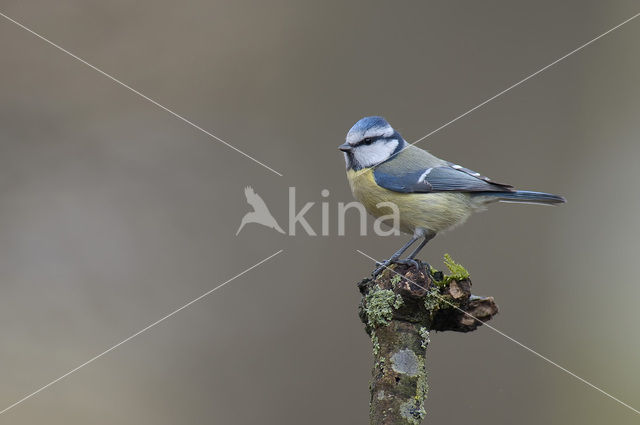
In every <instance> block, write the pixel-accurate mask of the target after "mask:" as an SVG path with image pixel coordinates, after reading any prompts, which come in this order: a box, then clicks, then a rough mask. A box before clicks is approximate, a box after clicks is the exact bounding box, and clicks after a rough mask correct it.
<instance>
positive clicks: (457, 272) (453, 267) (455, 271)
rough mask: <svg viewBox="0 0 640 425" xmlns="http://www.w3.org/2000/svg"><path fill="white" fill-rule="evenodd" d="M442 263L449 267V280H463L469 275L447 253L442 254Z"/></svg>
mask: <svg viewBox="0 0 640 425" xmlns="http://www.w3.org/2000/svg"><path fill="white" fill-rule="evenodd" d="M444 265H445V266H447V268H448V269H449V272H450V274H449V276H448V277H449V280H451V279H455V280H465V279H469V277H470V276H471V275H470V274H469V272H468V271H467V269H465V268H464V267H463V266H462V265H461V264H458V263H456V262H455V261H453V258H451V256H450V255H449V254H444Z"/></svg>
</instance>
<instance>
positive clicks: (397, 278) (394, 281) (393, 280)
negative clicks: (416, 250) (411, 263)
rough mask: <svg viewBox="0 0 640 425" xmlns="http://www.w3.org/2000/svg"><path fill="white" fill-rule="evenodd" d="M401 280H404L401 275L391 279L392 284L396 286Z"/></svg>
mask: <svg viewBox="0 0 640 425" xmlns="http://www.w3.org/2000/svg"><path fill="white" fill-rule="evenodd" d="M401 280H402V276H400V275H399V274H396V275H394V276H393V277H392V278H391V284H392V285H394V286H395V285H397V284H398V283H400V281H401Z"/></svg>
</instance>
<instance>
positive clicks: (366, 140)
mask: <svg viewBox="0 0 640 425" xmlns="http://www.w3.org/2000/svg"><path fill="white" fill-rule="evenodd" d="M338 148H339V149H340V150H341V151H342V152H344V159H345V162H346V166H347V179H348V180H349V185H350V186H351V191H352V192H353V196H354V197H355V198H356V199H357V200H358V201H359V202H361V203H362V204H363V205H364V207H365V209H366V210H367V212H369V214H371V215H373V216H374V217H381V216H382V215H385V214H388V209H387V208H378V205H379V204H380V203H381V202H391V203H393V204H395V205H396V206H397V209H398V212H399V222H398V224H399V228H400V229H399V230H401V231H402V232H404V233H408V234H411V235H412V238H411V240H409V242H407V243H406V244H405V245H404V246H402V248H400V249H399V250H398V251H396V252H395V253H394V254H393V255H392V256H391V258H389V259H388V260H386V261H384V262H383V263H380V264H379V267H378V268H377V269H376V271H375V272H374V276H375V275H377V274H379V273H380V272H381V271H382V270H384V268H385V267H387V266H388V265H389V264H391V263H403V264H413V265H415V266H416V267H417V262H416V261H415V260H414V258H415V256H416V255H417V254H418V253H419V252H420V250H421V249H422V248H424V246H425V245H426V244H427V242H429V241H430V240H431V239H432V238H433V237H435V236H436V235H437V234H438V233H439V232H442V231H444V230H448V229H451V228H453V227H455V226H457V225H459V224H462V223H464V222H465V220H467V218H469V216H470V215H471V213H473V212H476V211H481V210H483V209H484V208H485V207H486V206H487V205H488V204H491V203H493V202H498V201H501V202H518V203H533V204H547V205H554V204H561V203H564V202H565V199H564V198H563V197H562V196H557V195H552V194H549V193H542V192H530V191H524V190H514V189H513V186H510V185H507V184H503V183H497V182H494V181H492V180H491V179H489V178H488V177H485V176H483V175H481V174H480V173H476V172H475V171H472V170H469V169H468V168H464V167H462V166H460V165H457V164H453V163H451V162H448V161H445V160H443V159H440V158H437V157H435V156H433V155H431V154H430V153H429V152H427V151H425V150H422V149H420V148H417V147H415V146H412V145H409V144H408V143H407V142H406V141H405V140H404V139H403V138H402V136H401V135H400V133H398V132H397V131H396V130H394V129H393V127H391V125H389V123H388V122H387V121H386V120H385V119H384V118H382V117H365V118H362V119H361V120H360V121H358V122H357V123H356V124H355V125H354V126H353V127H352V128H351V130H349V132H348V133H347V137H346V141H345V143H344V144H342V145H340V146H339V147H338ZM387 205H388V204H387ZM419 239H422V241H421V242H420V244H419V245H418V246H417V248H416V249H415V250H413V252H411V253H410V254H409V256H408V257H407V258H406V259H404V260H400V256H401V255H402V254H403V253H404V252H405V251H406V250H407V249H409V247H411V246H412V245H413V244H414V243H415V242H416V241H418V240H419Z"/></svg>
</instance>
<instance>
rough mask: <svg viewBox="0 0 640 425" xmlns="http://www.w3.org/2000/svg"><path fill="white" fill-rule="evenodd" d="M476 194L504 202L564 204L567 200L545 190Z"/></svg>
mask: <svg viewBox="0 0 640 425" xmlns="http://www.w3.org/2000/svg"><path fill="white" fill-rule="evenodd" d="M474 195H476V196H483V197H485V196H486V197H488V198H495V199H496V200H497V201H503V202H523V203H527V202H529V203H533V204H548V205H556V204H564V203H565V202H567V200H566V199H564V198H563V197H562V196H558V195H552V194H551V193H544V192H530V191H528V190H516V191H515V192H476V193H474Z"/></svg>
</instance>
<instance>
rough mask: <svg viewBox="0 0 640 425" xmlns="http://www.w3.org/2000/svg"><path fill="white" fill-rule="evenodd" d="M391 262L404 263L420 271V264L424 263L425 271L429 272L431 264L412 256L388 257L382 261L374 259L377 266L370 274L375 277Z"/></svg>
mask: <svg viewBox="0 0 640 425" xmlns="http://www.w3.org/2000/svg"><path fill="white" fill-rule="evenodd" d="M391 264H401V265H405V266H409V267H411V266H414V267H415V268H416V270H417V271H420V268H421V266H422V265H423V264H424V265H426V268H425V271H426V272H427V273H429V274H430V272H431V266H429V264H427V263H422V262H421V261H419V260H415V259H413V258H402V259H400V258H390V259H388V260H384V261H382V262H380V261H376V266H378V268H376V269H375V270H374V271H373V273H371V275H372V276H373V277H374V278H376V277H377V276H378V275H379V274H380V273H382V272H383V271H384V269H386V268H388V267H389V266H390V265H391Z"/></svg>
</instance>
